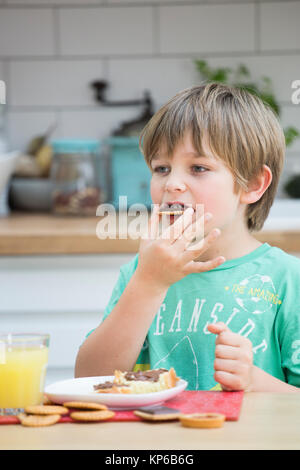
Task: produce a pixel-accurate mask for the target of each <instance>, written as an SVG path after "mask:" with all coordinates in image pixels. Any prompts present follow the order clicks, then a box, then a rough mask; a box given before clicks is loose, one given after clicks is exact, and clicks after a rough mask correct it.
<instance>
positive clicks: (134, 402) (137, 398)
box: [45, 376, 187, 410]
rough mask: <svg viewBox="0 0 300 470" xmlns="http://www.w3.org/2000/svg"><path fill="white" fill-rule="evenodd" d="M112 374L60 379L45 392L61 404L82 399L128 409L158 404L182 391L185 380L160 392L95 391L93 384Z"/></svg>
mask: <svg viewBox="0 0 300 470" xmlns="http://www.w3.org/2000/svg"><path fill="white" fill-rule="evenodd" d="M113 379H114V376H102V377H83V378H78V379H70V380H62V381H60V382H55V383H53V384H51V385H48V386H47V387H46V388H45V394H46V395H47V397H48V398H49V399H50V400H51V401H52V402H54V403H59V404H62V403H64V402H66V401H83V402H89V401H90V402H94V403H103V404H104V405H106V406H108V407H109V408H111V409H114V410H130V409H136V408H138V407H141V406H150V405H159V404H161V403H163V402H164V401H166V400H170V398H173V397H175V396H176V395H178V393H180V392H182V391H183V390H184V389H185V388H186V386H187V382H186V381H185V380H182V379H180V380H179V381H178V382H177V384H176V385H175V387H173V388H169V389H167V390H163V391H162V392H152V393H139V394H137V393H135V394H130V395H127V394H126V395H125V394H124V395H121V394H115V393H96V392H95V391H94V388H93V386H94V385H97V384H99V383H103V382H106V381H107V380H108V381H112V380H113Z"/></svg>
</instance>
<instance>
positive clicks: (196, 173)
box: [151, 133, 243, 234]
mask: <svg viewBox="0 0 300 470" xmlns="http://www.w3.org/2000/svg"><path fill="white" fill-rule="evenodd" d="M202 146H203V151H204V153H205V155H198V154H197V151H196V149H195V148H194V145H193V142H192V139H191V136H190V134H189V133H187V134H186V135H185V137H184V139H183V141H182V142H180V143H178V145H177V146H176V147H175V149H174V152H173V155H172V156H171V157H170V158H168V156H167V154H166V153H165V152H164V149H163V148H161V151H160V153H159V154H158V155H157V156H156V157H155V158H153V159H152V162H151V168H152V180H151V197H152V201H153V203H154V204H162V203H169V204H170V203H178V202H181V203H185V204H188V205H192V206H193V208H194V209H196V205H197V204H203V205H204V211H205V212H210V213H211V214H212V215H213V219H212V220H211V221H210V222H208V223H207V224H206V227H205V234H206V233H207V232H208V231H210V230H211V229H212V228H213V227H218V228H220V229H221V230H222V229H223V230H224V229H226V228H230V226H232V227H233V225H234V222H236V220H237V218H241V217H243V213H242V211H243V209H242V207H241V205H240V203H239V202H240V200H239V194H236V193H235V191H234V179H233V175H232V173H231V172H230V170H229V169H228V168H227V167H226V166H225V164H224V163H223V161H222V160H221V159H219V158H218V157H216V156H214V155H213V154H212V152H211V151H210V149H209V148H208V146H207V145H206V143H205V141H204V142H203V145H202Z"/></svg>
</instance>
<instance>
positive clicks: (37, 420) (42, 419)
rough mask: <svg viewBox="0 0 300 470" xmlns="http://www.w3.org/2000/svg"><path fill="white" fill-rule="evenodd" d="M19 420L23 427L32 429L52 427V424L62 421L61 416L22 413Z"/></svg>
mask: <svg viewBox="0 0 300 470" xmlns="http://www.w3.org/2000/svg"><path fill="white" fill-rule="evenodd" d="M18 418H19V420H20V422H21V424H22V426H28V427H32V428H36V427H40V426H51V425H52V424H55V423H57V422H58V421H59V420H60V415H59V414H56V415H44V416H42V415H26V414H25V413H20V414H19V415H18Z"/></svg>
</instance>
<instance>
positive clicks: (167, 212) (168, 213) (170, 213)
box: [158, 211, 184, 215]
mask: <svg viewBox="0 0 300 470" xmlns="http://www.w3.org/2000/svg"><path fill="white" fill-rule="evenodd" d="M183 213H184V211H159V212H158V215H182V214H183Z"/></svg>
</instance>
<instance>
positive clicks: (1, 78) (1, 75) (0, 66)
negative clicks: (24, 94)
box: [0, 61, 5, 80]
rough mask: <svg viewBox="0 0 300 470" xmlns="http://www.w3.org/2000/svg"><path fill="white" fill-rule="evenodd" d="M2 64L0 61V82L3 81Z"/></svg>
mask: <svg viewBox="0 0 300 470" xmlns="http://www.w3.org/2000/svg"><path fill="white" fill-rule="evenodd" d="M4 79H5V77H4V64H3V62H1V61H0V80H4Z"/></svg>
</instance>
